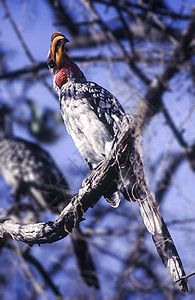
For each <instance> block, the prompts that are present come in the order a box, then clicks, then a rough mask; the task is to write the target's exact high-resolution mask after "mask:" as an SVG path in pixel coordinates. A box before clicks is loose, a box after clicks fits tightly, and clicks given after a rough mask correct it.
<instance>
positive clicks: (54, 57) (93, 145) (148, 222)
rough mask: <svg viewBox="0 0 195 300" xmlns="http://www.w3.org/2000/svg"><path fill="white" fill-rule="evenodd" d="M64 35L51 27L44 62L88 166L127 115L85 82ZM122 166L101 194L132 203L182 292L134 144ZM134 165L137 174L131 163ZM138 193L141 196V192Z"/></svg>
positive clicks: (181, 277) (173, 253)
mask: <svg viewBox="0 0 195 300" xmlns="http://www.w3.org/2000/svg"><path fill="white" fill-rule="evenodd" d="M66 42H68V39H67V38H66V37H65V36H64V35H63V34H61V33H60V32H56V33H54V34H53V35H52V37H51V48H50V51H49V54H48V59H47V64H48V67H49V70H50V73H51V75H52V79H53V86H54V88H55V90H56V91H57V93H58V94H59V101H60V108H61V113H62V117H63V119H64V123H65V125H66V128H67V131H68V133H69V134H70V135H71V136H72V138H73V140H74V143H75V145H76V147H77V148H78V150H79V151H80V153H81V154H82V156H83V157H84V158H85V160H86V161H87V163H88V165H89V166H90V168H96V166H97V165H98V164H99V163H101V162H102V160H103V159H104V157H105V156H107V155H108V153H109V152H110V150H111V148H112V145H113V143H114V142H115V141H116V140H117V136H118V134H119V133H120V129H121V128H122V125H123V123H124V122H128V118H127V116H126V115H125V112H124V110H123V108H122V106H121V105H120V104H119V102H118V101H117V99H116V98H115V97H114V96H113V95H112V94H111V93H109V92H108V91H107V90H106V89H104V88H102V87H101V86H99V85H97V84H95V83H93V82H88V81H87V80H86V78H85V76H84V74H83V73H82V71H81V70H80V69H79V67H78V66H77V65H76V64H75V63H74V62H73V61H72V60H71V58H70V57H69V56H68V54H67V53H66V51H65V49H64V45H65V43H66ZM132 157H133V159H132V158H130V157H129V160H128V161H126V162H125V164H124V165H123V166H122V168H121V170H120V172H119V173H118V176H117V178H116V179H115V180H114V182H111V183H110V184H109V187H108V191H106V192H105V193H104V196H105V198H107V200H108V202H109V203H110V204H111V205H112V206H114V207H117V206H118V205H119V203H120V192H121V193H122V194H123V196H124V197H125V198H126V199H127V200H133V201H136V200H137V202H138V204H139V207H140V211H141V215H142V217H143V221H144V224H145V226H146V228H147V230H148V231H149V232H150V233H151V234H152V237H153V240H154V243H155V246H156V248H157V251H158V253H159V255H160V257H161V259H162V261H163V263H164V265H165V266H166V267H167V268H168V270H169V272H170V274H171V275H172V277H173V280H174V281H175V282H177V281H178V282H179V285H180V286H181V290H182V291H184V292H186V291H188V287H187V280H186V278H185V272H184V269H183V266H182V263H181V260H180V258H179V255H178V253H177V250H176V248H175V245H174V243H173V240H172V238H171V236H170V233H169V231H168V229H167V227H166V224H165V223H164V221H163V218H162V216H161V214H160V211H159V207H158V204H157V203H156V200H155V198H154V197H153V195H152V194H151V192H150V191H149V189H148V186H147V184H146V182H145V180H144V172H143V166H142V161H141V155H140V153H139V151H138V149H136V151H135V153H132ZM136 164H139V178H138V177H137V176H138V175H136V172H134V170H135V165H136ZM143 195H144V196H143Z"/></svg>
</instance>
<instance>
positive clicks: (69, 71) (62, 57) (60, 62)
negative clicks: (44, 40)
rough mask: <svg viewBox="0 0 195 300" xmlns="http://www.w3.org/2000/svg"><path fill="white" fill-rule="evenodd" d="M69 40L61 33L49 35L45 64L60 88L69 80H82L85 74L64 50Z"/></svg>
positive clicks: (55, 83)
mask: <svg viewBox="0 0 195 300" xmlns="http://www.w3.org/2000/svg"><path fill="white" fill-rule="evenodd" d="M67 42H69V40H68V39H67V38H66V37H65V36H64V35H63V34H62V33H61V32H55V33H53V34H52V37H51V48H50V50H49V54H48V58H47V65H48V67H49V71H50V73H51V75H52V77H53V81H54V85H57V88H61V87H62V86H63V85H64V84H66V83H67V82H68V81H69V80H74V81H82V80H83V79H85V76H84V75H83V73H82V72H81V70H80V69H79V67H78V66H77V65H76V64H75V63H74V62H73V61H72V59H71V58H70V57H69V55H68V54H67V52H66V50H65V47H64V46H65V44H66V43H67Z"/></svg>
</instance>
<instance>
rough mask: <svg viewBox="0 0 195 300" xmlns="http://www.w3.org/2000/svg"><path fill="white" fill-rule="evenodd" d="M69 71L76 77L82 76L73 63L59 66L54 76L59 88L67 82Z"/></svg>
mask: <svg viewBox="0 0 195 300" xmlns="http://www.w3.org/2000/svg"><path fill="white" fill-rule="evenodd" d="M69 72H72V73H73V74H74V75H76V76H77V77H82V73H81V71H80V69H79V67H78V66H77V65H76V64H75V63H73V62H72V63H70V64H68V65H65V66H64V67H63V68H61V69H60V70H59V71H58V73H57V75H56V78H55V81H56V84H57V85H58V86H59V87H60V88H61V87H62V86H63V84H65V83H67V81H68V78H69V76H70V75H69Z"/></svg>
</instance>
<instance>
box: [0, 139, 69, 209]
mask: <svg viewBox="0 0 195 300" xmlns="http://www.w3.org/2000/svg"><path fill="white" fill-rule="evenodd" d="M0 172H1V174H2V175H3V177H4V178H5V180H6V181H7V183H8V184H10V185H11V186H12V192H13V193H12V194H13V196H14V197H16V198H17V197H19V198H20V197H21V195H25V194H26V193H27V194H31V195H33V197H34V198H35V199H36V200H37V201H38V202H39V204H40V205H41V206H43V207H45V206H46V207H47V206H48V205H49V206H52V207H53V208H55V207H57V206H58V205H59V204H61V205H63V207H64V206H65V205H66V204H67V201H69V197H68V198H67V197H66V196H65V194H66V193H65V192H64V191H66V188H67V183H66V181H65V180H64V178H63V175H62V174H61V172H60V171H59V170H58V168H57V166H56V165H55V162H54V161H53V159H52V158H51V156H50V155H49V154H48V153H47V152H46V151H44V150H42V149H41V148H40V147H39V146H38V145H36V144H34V143H30V142H27V141H24V140H22V139H19V138H8V137H2V138H0ZM56 189H59V193H58V196H57V197H56ZM46 203H47V204H46Z"/></svg>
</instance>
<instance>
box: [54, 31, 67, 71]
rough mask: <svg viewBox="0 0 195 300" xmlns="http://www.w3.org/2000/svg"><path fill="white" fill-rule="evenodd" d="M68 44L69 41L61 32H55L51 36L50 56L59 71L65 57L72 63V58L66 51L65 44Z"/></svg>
mask: <svg viewBox="0 0 195 300" xmlns="http://www.w3.org/2000/svg"><path fill="white" fill-rule="evenodd" d="M67 42H69V40H68V39H67V38H66V37H65V36H64V35H63V34H62V33H61V32H55V33H53V34H52V36H51V49H50V54H51V56H52V57H53V59H54V60H55V62H56V65H57V67H58V68H59V69H60V68H61V67H62V58H63V57H64V56H65V57H66V58H67V59H68V60H69V62H72V60H71V58H70V57H69V56H68V54H67V53H66V51H65V50H64V44H66V43H67Z"/></svg>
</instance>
